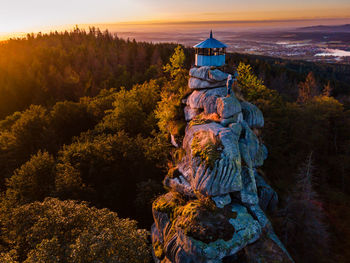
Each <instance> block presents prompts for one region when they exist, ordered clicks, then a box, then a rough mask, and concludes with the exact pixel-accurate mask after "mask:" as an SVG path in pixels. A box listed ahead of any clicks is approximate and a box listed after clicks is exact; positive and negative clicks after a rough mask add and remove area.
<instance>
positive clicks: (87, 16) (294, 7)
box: [0, 0, 350, 34]
mask: <svg viewBox="0 0 350 263" xmlns="http://www.w3.org/2000/svg"><path fill="white" fill-rule="evenodd" d="M326 18H327V19H329V18H350V1H349V0H293V1H291V0H288V1H286V0H263V1H260V0H244V1H242V0H241V1H237V0H215V1H210V0H201V1H197V0H172V1H165V0H98V1H97V0H59V1H58V0H0V34H10V33H16V32H31V31H34V32H37V31H41V30H42V31H48V30H54V29H58V30H59V29H63V28H65V27H66V28H67V27H68V26H71V25H75V24H79V25H80V24H102V23H110V24H112V23H118V22H124V23H125V22H128V23H130V22H140V21H141V22H145V21H146V22H147V21H148V22H149V21H153V22H154V21H156V22H169V21H172V22H174V21H212V20H216V21H218V20H220V21H222V20H234V21H242V20H243V21H244V20H254V21H256V20H295V19H326Z"/></svg>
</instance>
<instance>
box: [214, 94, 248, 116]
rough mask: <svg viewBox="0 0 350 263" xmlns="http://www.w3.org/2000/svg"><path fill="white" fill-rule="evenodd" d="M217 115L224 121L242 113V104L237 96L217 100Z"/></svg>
mask: <svg viewBox="0 0 350 263" xmlns="http://www.w3.org/2000/svg"><path fill="white" fill-rule="evenodd" d="M216 108H217V113H218V114H219V116H220V117H221V118H223V119H228V118H230V117H232V116H234V115H235V114H238V113H240V112H241V111H242V107H241V104H240V103H239V101H238V100H237V99H236V97H235V96H230V97H220V98H218V99H217V100H216Z"/></svg>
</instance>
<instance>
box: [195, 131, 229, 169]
mask: <svg viewBox="0 0 350 263" xmlns="http://www.w3.org/2000/svg"><path fill="white" fill-rule="evenodd" d="M222 148H223V146H222V144H221V142H220V141H219V140H218V139H217V138H216V137H215V136H214V135H213V134H212V133H211V132H209V131H200V132H197V133H195V134H194V136H193V140H192V143H191V150H192V154H193V156H196V157H200V158H201V160H202V161H205V163H206V164H207V165H208V166H209V167H211V168H213V167H214V165H215V161H216V160H218V159H219V158H220V156H221V152H222Z"/></svg>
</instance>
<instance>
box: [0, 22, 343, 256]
mask: <svg viewBox="0 0 350 263" xmlns="http://www.w3.org/2000/svg"><path fill="white" fill-rule="evenodd" d="M193 57H194V54H193V51H192V50H191V49H190V48H185V47H182V46H178V45H176V44H172V43H169V44H153V43H145V42H136V41H135V40H129V39H127V40H125V39H121V38H118V36H117V35H112V34H111V33H109V32H108V31H105V32H101V31H100V30H99V29H96V28H90V30H88V31H84V30H80V29H79V28H75V29H74V30H72V31H71V32H52V33H50V34H37V35H34V34H30V35H28V36H27V37H26V38H23V39H10V40H7V41H3V42H0V119H1V121H0V171H1V173H0V192H1V194H0V254H1V255H0V262H7V263H10V262H26V263H29V262H33V263H34V262H131V263H132V262H152V256H151V249H150V242H149V229H150V226H151V224H152V222H153V218H152V214H151V208H152V205H151V204H152V201H154V199H155V198H156V197H157V196H159V195H160V194H162V193H164V191H165V190H164V188H163V185H162V180H163V178H164V176H165V175H166V174H167V172H168V170H171V168H172V167H173V166H174V163H175V162H176V159H177V158H179V156H178V153H177V152H176V151H175V150H174V149H173V147H172V146H171V144H170V136H169V131H171V132H172V133H173V134H179V135H180V134H181V133H183V128H184V125H183V122H182V120H183V115H182V114H183V105H182V103H181V100H182V98H184V97H185V96H186V92H187V80H188V79H187V78H188V77H187V76H188V70H189V68H190V67H191V64H192V62H193V61H194V58H193ZM227 64H228V65H227V66H226V71H227V72H233V71H234V70H237V71H238V72H239V82H238V83H239V87H240V89H241V91H242V94H243V96H244V98H245V99H247V100H248V101H250V102H252V103H254V104H256V105H257V106H258V107H259V108H260V109H261V110H262V111H263V114H264V117H265V121H266V124H265V128H264V129H263V134H262V137H263V139H264V143H265V144H266V146H267V148H268V150H269V157H268V159H267V160H266V161H265V164H264V166H263V168H262V169H261V170H262V171H261V173H263V174H264V177H265V179H266V181H267V182H268V183H269V184H270V185H271V186H272V187H273V188H274V189H275V190H276V191H277V193H278V195H279V206H278V209H277V210H276V211H275V212H273V213H270V214H269V215H268V216H269V218H270V219H271V221H272V222H273V225H274V228H275V231H276V233H277V234H278V236H279V237H280V239H281V241H282V242H283V243H284V244H285V245H286V247H287V249H288V251H289V252H290V254H291V255H292V256H293V258H294V259H295V261H296V262H305V263H306V262H337V263H338V262H349V258H350V226H349V224H348V222H350V187H349V185H350V136H349V134H350V111H349V105H350V104H349V102H350V97H349V88H350V79H349V74H348V73H349V72H350V68H349V66H346V65H338V64H337V65H336V64H334V65H333V64H315V63H309V62H303V61H289V60H282V59H275V58H268V57H261V56H252V55H242V54H237V53H232V54H228V59H227Z"/></svg>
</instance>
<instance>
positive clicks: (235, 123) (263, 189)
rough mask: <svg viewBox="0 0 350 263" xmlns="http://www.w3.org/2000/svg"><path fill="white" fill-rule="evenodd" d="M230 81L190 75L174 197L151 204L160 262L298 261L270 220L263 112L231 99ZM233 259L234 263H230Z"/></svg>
mask: <svg viewBox="0 0 350 263" xmlns="http://www.w3.org/2000/svg"><path fill="white" fill-rule="evenodd" d="M227 78H228V75H227V74H226V73H224V72H222V71H220V70H217V69H215V70H212V69H210V68H209V67H201V68H192V69H191V70H190V80H189V87H190V89H192V90H193V91H192V93H191V94H190V95H189V96H188V97H187V99H186V100H185V101H183V102H184V103H185V105H186V106H185V108H184V112H185V119H186V121H187V127H186V132H185V136H184V138H183V140H182V145H178V144H175V143H173V145H174V146H175V147H178V148H181V149H182V151H184V153H185V154H184V157H183V158H182V159H181V161H180V162H179V163H178V164H177V167H175V168H174V169H175V170H176V172H172V173H169V174H168V176H166V178H165V179H164V185H166V186H167V187H168V188H169V189H170V190H171V191H170V192H168V193H167V194H165V195H162V196H160V197H159V198H158V199H157V200H156V201H155V202H154V203H153V208H152V209H153V217H154V221H155V223H154V225H153V226H152V230H151V231H152V244H153V256H154V259H155V261H156V262H162V263H164V262H173V263H175V262H176V263H183V262H185V263H187V262H198V263H201V262H203V263H204V262H217V263H218V262H222V260H223V259H224V260H225V262H241V261H240V258H241V257H242V256H244V258H245V259H246V261H247V262H293V260H292V259H291V257H290V256H289V254H288V252H287V251H286V249H285V248H284V246H283V244H282V243H281V242H280V241H279V239H278V237H277V236H276V235H275V233H274V232H273V228H272V225H271V223H270V221H269V220H268V218H267V217H266V215H265V212H266V211H267V210H269V211H273V210H274V209H275V207H276V205H277V202H278V197H277V194H276V192H275V191H274V190H273V189H272V188H271V187H270V186H269V185H268V184H267V183H266V181H265V180H264V178H263V177H262V176H261V175H259V173H258V170H257V169H258V167H260V166H262V165H263V163H264V160H265V159H266V158H267V148H266V147H265V145H264V144H263V143H262V141H261V139H260V138H259V134H260V132H259V129H261V128H262V127H263V126H264V118H263V115H262V112H261V111H260V110H259V109H258V108H257V107H256V106H255V105H253V104H251V103H249V102H247V101H243V100H239V99H238V98H236V97H235V94H233V93H231V95H230V96H227V87H225V86H223V85H224V84H225V83H226V82H227ZM228 260H230V261H228Z"/></svg>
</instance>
